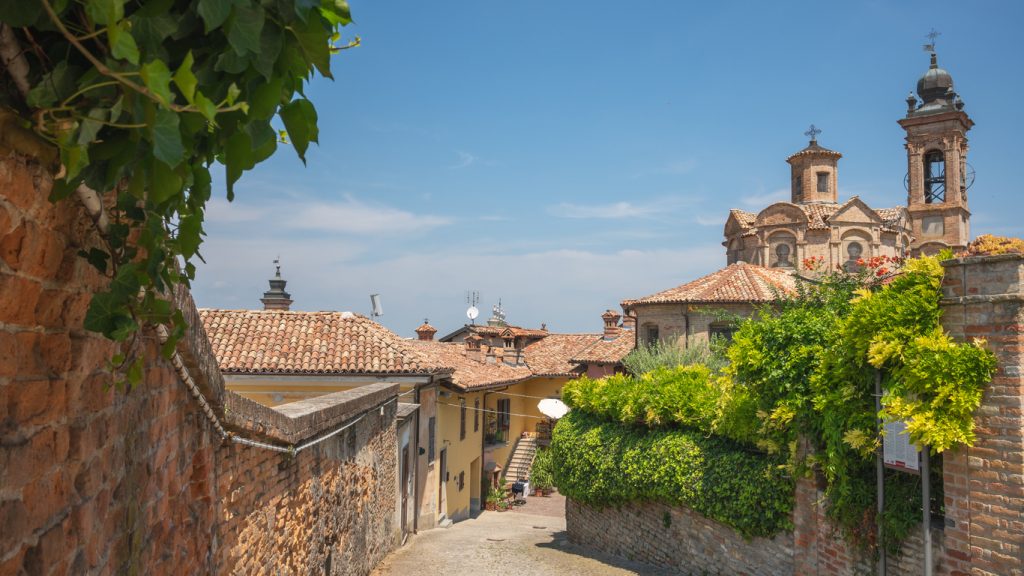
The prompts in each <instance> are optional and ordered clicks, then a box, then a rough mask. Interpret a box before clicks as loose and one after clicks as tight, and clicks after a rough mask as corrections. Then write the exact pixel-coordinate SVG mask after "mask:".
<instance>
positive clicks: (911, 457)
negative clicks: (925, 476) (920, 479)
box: [882, 420, 921, 474]
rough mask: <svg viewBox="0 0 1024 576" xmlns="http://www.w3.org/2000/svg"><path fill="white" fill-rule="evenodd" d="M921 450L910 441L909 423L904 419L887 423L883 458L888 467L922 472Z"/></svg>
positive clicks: (914, 472)
mask: <svg viewBox="0 0 1024 576" xmlns="http://www.w3.org/2000/svg"><path fill="white" fill-rule="evenodd" d="M920 454H921V452H920V450H918V448H917V446H916V445H915V444H912V443H911V442H910V434H908V433H907V425H906V424H904V423H903V422H902V421H900V420H897V421H895V422H886V423H885V435H884V436H883V437H882V460H883V462H884V463H885V465H886V467H888V468H893V469H895V470H903V471H904V472H910V473H912V474H919V473H920V472H921V465H920Z"/></svg>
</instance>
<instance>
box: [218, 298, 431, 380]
mask: <svg viewBox="0 0 1024 576" xmlns="http://www.w3.org/2000/svg"><path fill="white" fill-rule="evenodd" d="M199 317H200V318H201V319H202V322H203V327H204V328H205V329H206V334H207V336H208V337H209V339H210V344H211V345H212V347H213V353H214V355H215V356H216V357H217V362H218V363H219V364H220V369H221V371H222V372H232V373H241V374H446V373H450V372H451V369H450V368H446V367H445V366H444V365H443V364H439V363H436V362H434V361H433V360H432V359H431V358H429V357H426V356H424V355H422V354H420V353H419V352H418V351H417V350H416V349H415V348H412V347H410V346H409V343H408V342H407V341H405V340H403V339H401V338H399V337H398V336H397V335H395V334H394V333H393V332H391V331H390V330H388V329H387V328H385V327H383V326H381V325H380V324H377V323H376V322H374V321H372V320H370V319H369V318H366V317H365V316H360V315H358V314H352V313H351V312H291V311H283V310H216V309H201V310H199Z"/></svg>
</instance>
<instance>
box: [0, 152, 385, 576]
mask: <svg viewBox="0 0 1024 576" xmlns="http://www.w3.org/2000/svg"><path fill="white" fill-rule="evenodd" d="M51 184H52V180H51V177H50V176H49V174H48V172H47V171H46V170H44V169H43V168H41V167H40V166H38V165H37V164H35V163H34V162H32V161H31V160H27V159H25V158H24V157H21V156H18V155H15V154H13V153H9V152H8V151H3V152H0V526H2V529H0V575H8V574H210V573H233V572H234V573H252V574H260V573H264V574H297V573H303V574H305V573H329V574H350V573H351V574H365V573H367V572H368V571H369V569H370V567H372V566H373V564H375V563H376V562H377V561H378V560H379V559H380V558H381V557H382V556H383V555H384V554H386V552H387V551H388V550H390V549H391V548H392V547H393V546H394V545H395V543H396V542H397V541H398V536H399V535H398V530H399V527H398V526H397V522H396V521H395V517H396V515H397V514H396V508H395V493H396V486H397V458H396V450H397V446H396V438H395V408H394V404H393V403H392V404H390V405H388V408H386V409H385V413H384V415H383V416H381V415H380V413H379V411H378V410H375V409H374V410H370V411H369V412H368V415H367V417H366V418H365V419H363V420H361V421H360V422H359V423H358V424H357V425H355V426H353V427H352V428H351V429H349V430H347V431H346V432H343V433H341V434H339V435H338V436H336V437H334V438H332V439H330V440H327V441H325V442H323V443H322V444H319V445H318V446H316V447H314V448H311V449H309V450H308V451H304V452H301V453H299V454H298V455H297V456H295V457H289V456H287V455H281V454H279V453H274V452H269V451H265V450H260V449H257V448H252V447H248V446H240V445H233V444H225V445H222V444H221V441H220V437H219V436H218V435H217V434H216V433H215V432H214V430H213V428H212V427H211V426H210V424H209V423H208V422H207V420H206V419H205V418H204V417H203V416H202V415H201V414H200V412H199V409H198V405H197V404H196V401H195V400H194V399H193V398H192V397H191V396H190V394H189V393H188V391H187V390H186V388H185V387H184V386H183V384H182V383H181V382H180V380H179V377H178V375H177V373H176V372H175V370H174V369H173V367H171V366H170V365H169V364H168V363H167V362H165V361H163V360H161V359H159V357H158V355H157V354H156V353H155V352H156V344H155V342H154V341H153V338H152V336H151V335H150V336H148V337H147V344H146V352H145V353H146V355H147V358H149V359H150V361H149V362H147V369H146V372H145V377H144V379H143V382H142V383H141V384H140V385H139V386H137V387H136V388H135V389H133V390H131V391H130V392H119V391H115V390H111V389H109V388H108V387H107V384H108V382H109V380H110V378H109V375H108V374H107V373H106V371H105V369H104V365H105V360H106V359H107V358H109V357H110V355H111V353H112V347H111V344H110V343H109V342H108V341H106V340H105V339H104V338H102V337H101V336H98V335H95V334H92V333H89V332H87V331H85V330H84V329H83V328H82V321H83V318H84V316H85V310H86V308H87V306H88V302H89V298H90V297H91V294H92V293H94V292H95V291H96V290H99V289H101V288H102V287H103V286H104V284H105V282H106V281H105V279H104V278H103V277H101V276H100V275H99V274H97V273H96V272H95V271H94V270H93V269H92V268H91V267H90V266H89V265H88V264H87V263H85V262H84V261H83V260H82V259H81V258H79V257H78V256H77V255H76V253H77V251H78V250H80V249H82V248H86V249H87V248H88V247H90V246H95V245H96V243H97V238H96V236H95V231H94V230H93V228H92V225H91V222H90V221H89V220H88V217H87V216H86V215H85V214H84V212H83V211H82V209H81V208H80V207H79V206H78V205H77V204H76V203H75V202H74V201H73V200H69V201H66V202H61V203H59V204H56V205H54V204H51V203H50V202H49V201H48V200H47V196H48V194H49V190H50V187H51ZM178 304H179V306H181V307H182V310H183V312H184V313H185V315H186V318H189V319H190V320H191V324H192V328H191V330H190V333H189V334H188V336H187V337H186V338H185V339H184V340H183V342H182V343H181V344H180V346H179V352H180V353H181V355H182V358H183V361H184V364H185V366H186V367H187V368H188V370H189V372H190V373H191V374H192V376H193V378H195V380H196V381H197V383H198V384H199V386H200V388H201V390H202V391H203V393H204V395H205V396H206V397H207V398H209V399H210V400H211V403H212V404H213V406H214V408H215V410H216V411H217V412H218V413H219V414H220V416H221V418H223V419H224V422H225V424H226V425H227V426H228V427H229V428H232V429H235V430H244V431H246V432H247V433H249V434H254V435H258V436H259V437H261V438H263V439H265V440H268V441H276V442H278V443H294V442H297V441H300V440H302V439H305V438H310V437H312V436H315V435H317V434H319V433H321V432H322V431H324V430H327V429H332V427H335V428H336V427H337V426H339V425H341V424H343V423H344V422H345V421H347V420H348V419H351V418H353V417H355V416H356V415H357V414H359V413H360V412H366V411H367V410H368V409H370V408H373V407H375V406H376V405H377V404H378V403H380V402H381V401H384V400H387V399H388V398H390V397H393V396H394V395H395V394H396V393H397V386H393V385H378V386H377V387H376V388H374V389H371V390H364V391H361V392H355V393H353V395H350V396H344V395H343V396H337V395H331V396H330V397H324V398H321V399H318V400H320V401H322V402H325V403H322V404H318V405H309V406H306V407H305V408H302V407H300V409H304V410H305V412H304V413H301V412H292V413H287V412H284V411H275V410H272V409H269V408H266V407H263V406H260V405H256V404H254V403H248V404H247V403H246V401H245V400H244V399H242V398H240V397H238V396H237V395H234V394H232V393H230V392H225V391H224V388H223V382H222V380H221V378H220V374H219V372H218V370H217V368H216V361H215V360H214V358H213V356H212V354H210V350H209V343H208V342H207V341H206V339H205V335H204V334H203V333H202V328H201V324H200V323H199V322H198V320H197V318H196V312H195V307H194V306H193V304H192V302H191V299H190V297H189V296H188V294H187V293H183V294H181V295H180V298H178ZM342 394H344V393H342ZM225 406H228V407H230V410H228V411H226V412H225V411H224V410H223V408H224V407H225ZM292 409H293V410H295V407H294V406H293V408H292Z"/></svg>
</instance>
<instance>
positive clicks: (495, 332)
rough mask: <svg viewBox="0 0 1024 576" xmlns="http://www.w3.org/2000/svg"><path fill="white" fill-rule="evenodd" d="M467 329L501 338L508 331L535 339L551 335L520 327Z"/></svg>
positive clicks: (476, 327)
mask: <svg viewBox="0 0 1024 576" xmlns="http://www.w3.org/2000/svg"><path fill="white" fill-rule="evenodd" d="M467 328H469V330H470V331H471V332H476V333H477V334H480V335H481V336H499V335H501V334H502V333H504V332H505V331H506V330H509V331H511V332H512V335H513V336H528V337H533V338H543V337H545V336H547V335H548V334H549V332H548V331H547V330H535V329H532V328H522V327H519V326H491V325H488V324H485V325H482V326H467Z"/></svg>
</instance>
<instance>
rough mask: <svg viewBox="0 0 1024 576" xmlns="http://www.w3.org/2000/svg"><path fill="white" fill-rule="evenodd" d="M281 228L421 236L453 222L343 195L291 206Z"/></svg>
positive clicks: (446, 218) (442, 217) (448, 219)
mask: <svg viewBox="0 0 1024 576" xmlns="http://www.w3.org/2000/svg"><path fill="white" fill-rule="evenodd" d="M287 214H288V215H287V216H286V217H285V218H283V219H282V221H281V222H282V224H283V225H284V226H286V227H288V228H292V229H302V230H317V231H320V232H336V233H342V234H358V235H374V234H403V233H409V232H423V231H426V230H431V229H434V228H438V227H440V226H446V225H448V224H451V223H452V219H451V218H448V217H445V216H435V215H430V214H414V213H412V212H409V211H406V210H400V209H398V208H393V207H391V206H385V205H381V204H369V203H366V202H362V201H360V200H357V199H356V198H354V197H352V196H350V195H347V194H346V195H345V196H344V199H343V200H342V201H340V202H309V203H303V204H301V205H297V206H292V207H291V208H290V210H289V211H288V212H287Z"/></svg>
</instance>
